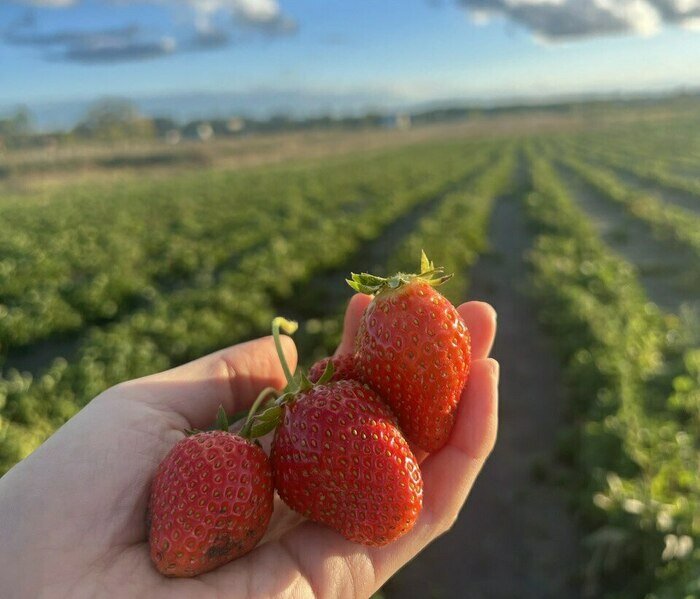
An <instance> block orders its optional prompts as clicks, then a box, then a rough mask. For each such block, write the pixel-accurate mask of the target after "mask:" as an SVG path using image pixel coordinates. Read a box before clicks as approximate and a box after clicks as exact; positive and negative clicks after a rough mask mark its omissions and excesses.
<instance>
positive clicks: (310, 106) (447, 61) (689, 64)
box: [0, 0, 700, 125]
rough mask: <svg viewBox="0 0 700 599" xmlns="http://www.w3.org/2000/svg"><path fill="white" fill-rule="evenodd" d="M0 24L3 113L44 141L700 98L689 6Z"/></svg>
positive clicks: (87, 15)
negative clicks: (481, 108) (495, 107)
mask: <svg viewBox="0 0 700 599" xmlns="http://www.w3.org/2000/svg"><path fill="white" fill-rule="evenodd" d="M696 4H697V5H696ZM0 22H2V23H4V24H5V25H4V26H3V27H2V28H0V55H1V56H3V57H4V58H5V60H2V61H0V84H2V83H5V84H4V85H0V112H3V111H4V112H7V111H8V110H12V109H13V108H14V107H16V106H18V105H25V106H28V107H29V109H30V110H33V111H34V112H38V113H40V114H38V115H37V119H38V120H39V121H40V122H43V123H44V125H45V124H47V123H50V122H51V121H52V120H54V121H55V120H56V119H57V117H56V116H50V117H48V118H46V117H45V116H44V115H43V114H41V113H42V111H43V110H44V109H46V108H49V109H50V108H51V107H56V106H64V107H65V106H69V105H73V106H79V105H82V106H85V105H87V104H88V103H89V102H91V101H93V100H95V99H97V98H101V97H123V98H128V99H132V100H134V101H135V102H136V103H137V104H138V103H139V102H146V103H148V102H149V101H155V100H156V99H159V98H160V99H163V100H165V101H167V100H168V99H172V98H177V97H182V96H201V97H210V98H211V97H215V96H218V97H220V98H223V97H229V98H236V99H237V100H238V101H237V102H235V103H234V106H233V107H231V110H232V111H234V112H235V113H237V114H238V113H240V114H241V115H244V116H246V115H248V116H250V117H252V118H256V117H257V118H260V117H265V116H271V115H272V114H275V113H287V114H290V115H291V116H301V117H303V116H309V115H312V114H330V115H338V116H342V115H348V114H349V115H352V114H359V113H363V112H367V111H369V110H380V111H381V110H397V109H407V108H409V107H415V106H421V105H428V104H435V103H454V104H469V103H474V102H480V103H499V102H504V101H507V100H508V99H511V98H526V99H532V100H535V101H536V100H546V99H547V98H553V97H555V98H556V97H577V96H579V97H586V96H596V95H625V94H632V95H644V94H658V93H669V92H672V91H679V90H684V89H692V88H695V87H697V86H699V85H700V74H698V73H696V69H694V68H693V65H696V64H698V62H700V36H699V35H698V33H697V32H696V29H697V27H698V24H699V23H700V3H692V2H690V3H688V2H685V3H680V4H679V3H669V2H668V1H667V0H635V2H630V1H629V0H614V1H612V0H610V1H607V2H600V1H599V0H591V1H590V2H585V3H584V2H577V1H576V0H544V1H543V0H517V1H516V0H443V1H436V0H406V2H404V3H402V5H401V7H400V8H397V5H396V3H395V2H388V1H385V2H375V1H373V0H357V1H356V2H354V3H353V4H352V5H348V4H347V3H343V2H341V1H340V0H328V1H327V2H325V3H324V4H323V6H319V5H313V4H308V3H302V2H299V1H297V0H287V1H285V0H281V1H279V2H278V1H276V0H207V1H205V0H187V1H185V0H167V1H165V0H164V1H161V2H152V1H150V2H149V1H144V0H131V1H129V2H121V3H117V4H115V3H108V2H104V1H102V0H41V1H40V2H38V1H37V0H15V1H13V2H9V3H5V4H3V6H0ZM640 65H643V68H640ZM37 109H38V110H37ZM49 111H50V110H49ZM177 111H179V112H180V113H181V114H188V113H191V114H192V115H193V116H194V115H196V113H197V107H196V106H193V107H192V108H191V109H188V108H186V107H179V108H177V109H176V112H177ZM69 112H70V110H69ZM58 116H59V117H60V115H58ZM59 120H60V119H59ZM64 121H65V119H64ZM62 124H64V125H65V124H66V123H65V122H64V123H62Z"/></svg>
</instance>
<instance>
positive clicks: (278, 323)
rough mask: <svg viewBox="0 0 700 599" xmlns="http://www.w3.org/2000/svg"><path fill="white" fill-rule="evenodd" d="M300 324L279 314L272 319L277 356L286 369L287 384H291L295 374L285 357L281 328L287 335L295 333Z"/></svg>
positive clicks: (283, 368)
mask: <svg viewBox="0 0 700 599" xmlns="http://www.w3.org/2000/svg"><path fill="white" fill-rule="evenodd" d="M298 328H299V325H298V324H297V323H296V322H294V321H293V320H287V319H286V318H282V317H281V316H278V317H277V318H274V319H273V320H272V338H273V339H274V340H275V349H276V350H277V356H278V357H279V359H280V363H281V364H282V370H284V377H285V378H286V379H287V385H291V384H292V382H293V380H294V376H293V375H292V371H291V370H290V369H289V364H287V358H285V357H284V351H283V350H282V342H281V341H280V329H282V331H283V332H285V333H286V334H287V335H293V334H294V333H295V332H296V330H297V329H298Z"/></svg>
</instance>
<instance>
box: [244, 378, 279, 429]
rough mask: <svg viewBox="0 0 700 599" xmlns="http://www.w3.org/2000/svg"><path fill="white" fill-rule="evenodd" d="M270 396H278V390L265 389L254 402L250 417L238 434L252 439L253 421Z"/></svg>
mask: <svg viewBox="0 0 700 599" xmlns="http://www.w3.org/2000/svg"><path fill="white" fill-rule="evenodd" d="M268 395H277V389H275V388H274V387H265V388H264V389H263V390H262V391H261V392H260V393H259V394H258V396H257V397H256V398H255V401H254V402H253V405H252V406H250V410H249V411H248V416H247V418H246V420H245V422H244V423H243V426H242V427H241V430H240V431H239V432H238V434H239V435H240V436H241V437H246V438H250V431H251V429H252V427H253V420H254V418H255V415H256V414H257V412H258V409H259V408H260V405H261V404H262V403H263V401H264V400H265V398H266V397H267V396H268Z"/></svg>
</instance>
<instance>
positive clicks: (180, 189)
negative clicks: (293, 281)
mask: <svg viewBox="0 0 700 599" xmlns="http://www.w3.org/2000/svg"><path fill="white" fill-rule="evenodd" d="M463 147H464V146H463ZM455 149H456V148H455V146H454V145H450V144H444V145H434V146H432V147H431V148H430V149H429V150H428V149H426V148H409V149H405V150H402V151H398V152H393V153H386V154H383V155H374V156H364V157H353V158H351V159H346V160H341V161H335V162H331V163H330V164H327V165H321V166H314V165H310V166H307V167H293V168H277V169H270V168H268V169H265V170H261V169H257V170H254V171H251V172H247V173H227V172H214V171H207V172H204V173H201V174H197V175H191V174H186V175H181V176H178V177H175V178H173V179H171V180H168V181H156V182H152V181H151V182H139V183H122V184H119V185H116V186H114V187H111V188H109V187H106V186H105V187H97V188H95V187H87V186H70V187H68V188H65V189H62V190H60V191H58V192H55V193H52V194H47V195H40V196H39V197H36V198H33V199H28V198H22V199H21V200H20V199H14V200H12V199H6V200H4V201H3V202H2V203H1V204H0V358H1V357H2V355H3V354H5V355H6V354H7V353H8V351H10V350H11V349H12V348H13V347H17V346H23V345H28V344H31V343H35V342H37V341H39V340H42V339H46V338H49V337H51V336H56V335H57V334H61V333H66V332H70V331H77V330H80V329H81V328H83V327H84V326H85V325H86V324H90V323H98V324H104V323H105V322H108V321H110V320H115V319H118V318H120V317H121V316H123V315H124V314H125V313H129V312H130V311H133V310H136V309H138V308H141V307H143V306H147V305H151V304H153V303H154V302H155V301H157V297H158V296H159V295H160V294H168V293H169V292H170V291H172V290H173V289H174V288H182V287H197V286H200V285H207V284H209V283H210V282H211V280H212V279H215V278H216V277H217V276H219V274H220V273H221V271H226V270H229V269H231V268H232V267H235V266H236V263H237V262H238V261H239V260H242V259H243V258H242V257H243V256H247V255H248V254H251V253H252V254H254V253H255V251H256V249H257V248H258V247H259V246H261V245H269V243H270V241H271V240H272V241H273V242H274V241H275V240H278V241H277V242H278V243H280V244H284V238H285V236H288V235H289V234H290V232H294V231H296V230H299V228H300V227H301V225H302V224H303V216H304V213H305V212H306V211H314V210H316V211H318V212H319V213H324V215H325V216H327V215H328V214H329V213H330V212H331V211H333V212H335V213H337V214H336V215H334V217H333V218H334V219H338V218H343V217H345V218H351V217H352V215H357V214H358V213H359V212H361V211H362V210H363V209H364V208H365V207H366V206H367V205H368V204H370V203H372V202H377V201H381V200H382V199H383V198H387V197H391V196H392V194H393V195H399V196H401V195H406V194H407V195H420V193H421V192H422V191H423V190H424V189H426V188H428V187H430V186H432V187H433V188H435V186H439V185H440V184H442V182H444V181H446V180H448V179H449V178H450V177H455V176H459V174H460V169H465V168H467V167H468V164H466V163H465V161H464V160H463V159H462V156H461V155H460V152H459V151H455ZM465 151H467V150H466V149H465ZM319 220H320V224H319V226H321V227H323V226H325V225H324V222H325V220H327V219H325V218H324V219H319ZM367 226H368V227H371V226H372V223H369V224H368V225H367Z"/></svg>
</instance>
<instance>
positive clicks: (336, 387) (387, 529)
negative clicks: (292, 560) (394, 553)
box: [250, 318, 423, 546]
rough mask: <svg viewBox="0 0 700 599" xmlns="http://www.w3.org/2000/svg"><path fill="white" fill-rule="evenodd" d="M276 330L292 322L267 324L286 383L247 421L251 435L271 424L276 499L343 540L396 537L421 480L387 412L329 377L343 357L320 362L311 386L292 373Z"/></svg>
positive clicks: (416, 508) (351, 384) (361, 390)
mask: <svg viewBox="0 0 700 599" xmlns="http://www.w3.org/2000/svg"><path fill="white" fill-rule="evenodd" d="M280 328H282V329H284V331H285V332H286V333H289V334H291V333H293V332H294V331H295V330H296V328H297V325H296V323H295V322H290V321H287V320H285V319H284V318H275V319H274V320H273V322H272V335H273V337H274V339H275V345H276V347H277V353H278V355H279V358H280V362H281V364H282V369H283V370H284V373H285V376H286V378H287V387H286V389H285V392H284V393H283V394H282V395H281V396H280V397H278V398H277V399H276V400H274V401H273V402H271V403H268V404H267V408H266V409H265V411H263V412H262V413H261V414H258V415H256V416H255V417H254V418H253V419H252V421H251V425H250V428H251V431H252V433H255V434H264V433H265V432H267V431H269V430H272V429H273V428H275V427H277V429H276V431H275V436H274V439H273V441H272V451H271V454H270V461H271V463H272V472H273V477H274V481H275V488H276V489H277V491H278V493H279V495H280V497H281V498H282V499H283V500H284V501H285V503H286V504H287V505H288V506H289V507H291V508H292V509H293V510H295V511H297V512H299V513H300V514H303V515H304V516H306V517H307V518H309V519H311V520H313V521H314V522H319V523H321V524H326V525H327V526H330V527H331V528H333V529H335V530H337V531H338V532H340V533H341V534H342V535H343V536H344V537H345V538H347V539H349V540H351V541H355V542H358V543H364V544H366V545H375V546H379V545H385V544H386V543H389V542H391V541H393V540H395V539H397V538H399V537H400V536H401V535H403V534H405V533H406V532H408V531H409V530H410V529H411V528H412V527H413V525H414V524H415V522H416V520H417V518H418V514H419V513H420V510H421V507H422V501H423V481H422V478H421V473H420V469H419V467H418V462H417V461H416V458H415V457H414V455H413V453H412V452H411V448H410V447H409V445H408V443H407V442H406V440H405V439H404V437H403V435H402V434H401V431H400V430H399V428H398V426H397V424H396V419H395V417H394V415H393V414H392V413H391V410H390V409H389V408H388V407H387V406H386V405H385V404H384V403H383V402H382V401H381V399H380V398H379V396H378V395H377V394H376V393H375V392H374V391H372V390H371V389H370V388H369V387H367V386H366V385H363V384H362V383H360V382H358V381H354V380H342V381H337V382H331V379H332V378H333V375H334V370H333V369H334V363H339V364H340V365H341V366H342V365H347V361H346V360H345V359H341V360H338V359H337V358H333V359H327V360H326V361H325V362H326V365H325V369H324V371H323V373H322V375H321V376H320V378H319V379H318V382H317V383H315V384H314V383H312V382H311V381H310V380H309V379H308V378H307V377H306V376H305V375H304V374H303V373H302V374H300V375H299V376H297V377H294V376H292V373H291V371H290V369H289V366H288V365H287V362H286V359H285V357H284V353H283V352H282V347H281V343H280V339H279V332H280Z"/></svg>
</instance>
